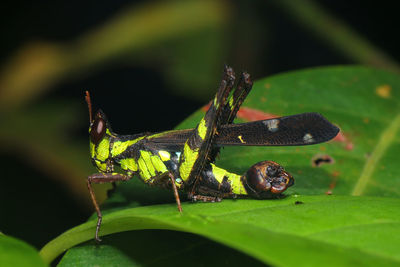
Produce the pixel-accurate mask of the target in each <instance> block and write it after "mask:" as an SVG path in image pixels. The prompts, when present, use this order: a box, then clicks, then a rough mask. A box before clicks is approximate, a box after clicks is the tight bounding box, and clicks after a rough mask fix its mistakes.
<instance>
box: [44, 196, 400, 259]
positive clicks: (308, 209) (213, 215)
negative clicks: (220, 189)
mask: <svg viewBox="0 0 400 267" xmlns="http://www.w3.org/2000/svg"><path fill="white" fill-rule="evenodd" d="M296 201H298V202H297V203H303V204H298V205H296V204H295V203H296ZM399 205H400V200H399V199H390V198H388V199H385V198H368V197H350V196H347V197H345V196H342V197H339V196H297V197H294V196H291V197H287V198H286V199H281V200H275V201H258V200H239V201H234V200H226V201H223V202H222V203H217V204H207V203H205V204H200V203H199V204H190V203H184V204H183V210H184V212H183V214H182V215H181V214H179V213H178V212H177V211H176V207H175V205H173V204H168V205H154V206H146V207H138V208H132V209H126V210H120V211H116V212H113V213H111V214H109V215H108V216H105V217H104V221H103V225H102V234H104V235H108V234H111V233H115V232H121V231H127V230H141V229H168V230H175V231H183V232H191V233H195V234H199V235H202V236H205V237H207V238H210V239H212V240H215V241H217V242H221V243H223V244H226V245H228V246H230V247H233V248H236V249H238V250H240V251H242V252H244V253H246V254H249V255H251V256H253V257H255V258H257V259H259V260H261V261H264V262H266V263H269V264H275V265H283V266H297V264H298V262H299V261H303V262H304V261H305V260H307V262H308V263H309V265H310V266H311V265H320V264H321V263H323V262H331V263H332V265H340V266H344V265H348V266H350V265H353V266H354V265H355V264H363V265H377V264H379V265H380V266H382V265H391V264H395V263H397V264H399V263H400V255H399V253H398V250H397V248H398V247H399V245H400V240H399V239H398V238H393V237H394V236H398V234H400V227H399V226H400V211H399V209H398V207H399ZM94 227H95V221H94V220H93V221H89V222H88V223H85V224H82V225H80V226H78V227H76V228H74V229H72V230H69V231H68V232H66V233H64V234H63V235H61V236H59V237H58V238H57V239H55V240H53V241H51V242H50V243H49V244H48V245H46V246H45V247H44V248H43V249H42V251H41V255H42V256H43V257H44V259H46V260H47V261H50V260H52V257H54V256H55V255H58V254H59V253H61V252H62V251H64V250H65V249H68V248H70V247H71V246H74V245H76V244H79V243H81V242H83V241H86V240H90V239H93V235H94ZM349 233H353V234H354V236H356V237H361V239H359V238H350V237H349V236H348V234H349ZM132 236H133V235H132ZM151 236H152V235H151V234H149V235H147V237H148V238H151ZM343 239H344V240H345V241H346V242H342V241H343ZM155 240H157V239H155ZM139 241H140V239H139ZM131 242H132V243H133V244H136V246H138V245H140V243H139V244H138V243H137V242H138V241H137V240H135V238H132V240H131ZM170 242H171V245H172V244H176V243H175V242H174V240H173V239H172V240H170ZM104 245H108V243H105V244H104ZM134 246H135V245H134ZM151 248H152V247H151V246H150V247H147V248H146V247H142V250H141V251H145V250H147V249H151ZM99 250H101V247H100V248H97V250H96V247H95V246H93V245H92V246H87V249H86V251H85V253H90V257H89V256H88V257H87V259H90V258H92V257H94V258H96V257H97V256H96V255H97V254H100V253H99V252H98V251H99ZM90 251H92V252H90ZM75 253H76V252H75ZM154 253H155V256H156V255H157V251H156V250H155V251H154ZM75 257H77V256H75Z"/></svg>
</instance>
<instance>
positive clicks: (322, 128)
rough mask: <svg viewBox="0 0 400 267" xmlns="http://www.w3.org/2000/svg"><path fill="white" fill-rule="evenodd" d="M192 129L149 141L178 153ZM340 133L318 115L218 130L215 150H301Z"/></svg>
mask: <svg viewBox="0 0 400 267" xmlns="http://www.w3.org/2000/svg"><path fill="white" fill-rule="evenodd" d="M191 132H192V129H188V130H175V131H169V132H165V133H164V134H156V135H154V137H153V138H152V137H151V136H150V138H149V141H150V142H151V143H152V144H153V145H157V147H160V148H164V149H171V150H175V149H177V150H179V149H181V148H182V146H183V145H184V143H185V141H186V139H187V138H188V137H189V135H190V133H191ZM338 133H339V128H338V127H336V126H335V125H333V124H332V123H330V122H329V121H328V120H327V119H325V118H324V117H323V116H322V115H320V114H318V113H303V114H298V115H292V116H287V117H280V118H274V119H268V120H260V121H253V122H247V123H237V124H227V125H223V126H221V128H220V130H219V132H218V135H217V136H216V137H215V139H214V140H213V144H214V146H219V147H222V146H301V145H313V144H318V143H323V142H326V141H329V140H331V139H332V138H334V137H335V136H336V135H337V134H338Z"/></svg>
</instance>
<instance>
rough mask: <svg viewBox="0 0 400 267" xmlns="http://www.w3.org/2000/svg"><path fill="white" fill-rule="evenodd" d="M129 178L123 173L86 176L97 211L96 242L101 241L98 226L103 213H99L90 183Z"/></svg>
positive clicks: (111, 181) (129, 177)
mask: <svg viewBox="0 0 400 267" xmlns="http://www.w3.org/2000/svg"><path fill="white" fill-rule="evenodd" d="M131 178H132V177H131V176H128V175H123V174H119V173H95V174H92V175H90V176H89V177H88V179H87V187H88V189H89V193H90V197H91V199H92V203H93V205H94V207H95V209H96V212H97V224H96V234H95V240H96V241H97V242H101V239H100V238H99V231H100V226H101V222H102V219H103V215H102V214H101V210H100V207H99V204H98V203H97V200H96V196H95V194H94V191H93V188H92V183H96V184H103V183H114V182H118V181H127V180H129V179H131Z"/></svg>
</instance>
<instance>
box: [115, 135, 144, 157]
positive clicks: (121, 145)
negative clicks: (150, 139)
mask: <svg viewBox="0 0 400 267" xmlns="http://www.w3.org/2000/svg"><path fill="white" fill-rule="evenodd" d="M143 138H144V137H139V138H136V139H133V140H128V141H116V142H114V144H113V147H112V149H111V155H112V156H113V157H115V156H118V155H119V154H121V153H122V152H124V151H125V150H126V149H127V148H128V147H129V146H131V145H133V144H136V143H137V142H138V141H140V140H142V139H143Z"/></svg>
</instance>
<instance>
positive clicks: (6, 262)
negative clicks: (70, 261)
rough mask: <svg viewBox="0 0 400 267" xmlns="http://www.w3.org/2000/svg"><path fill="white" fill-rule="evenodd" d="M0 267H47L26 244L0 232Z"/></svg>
mask: <svg viewBox="0 0 400 267" xmlns="http://www.w3.org/2000/svg"><path fill="white" fill-rule="evenodd" d="M0 266H21V267H25V266H32V267H36V266H40V267H41V266H47V265H46V264H45V263H44V262H43V260H42V259H41V258H40V257H39V255H38V253H37V251H36V250H35V249H34V248H33V247H32V246H30V245H28V244H27V243H25V242H23V241H21V240H18V239H15V238H13V237H10V236H6V235H3V234H2V233H1V232H0Z"/></svg>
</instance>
